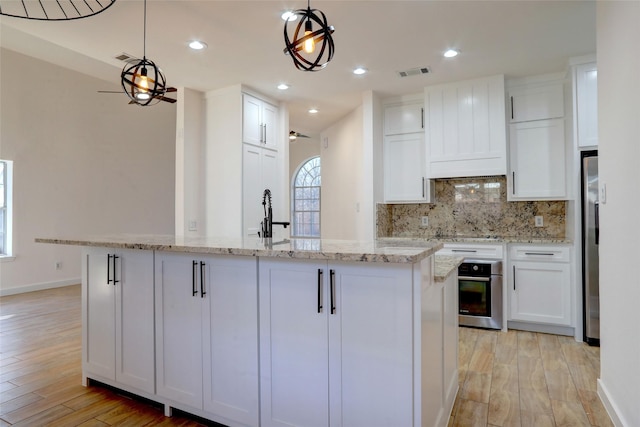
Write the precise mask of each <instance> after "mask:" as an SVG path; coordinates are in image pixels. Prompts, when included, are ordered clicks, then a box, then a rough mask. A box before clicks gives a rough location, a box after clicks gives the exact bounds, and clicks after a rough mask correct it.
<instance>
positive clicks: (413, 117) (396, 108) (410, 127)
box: [384, 103, 424, 135]
mask: <svg viewBox="0 0 640 427" xmlns="http://www.w3.org/2000/svg"><path fill="white" fill-rule="evenodd" d="M423 131H424V103H416V104H403V105H390V106H387V107H385V109H384V134H385V135H398V134H403V133H416V132H423Z"/></svg>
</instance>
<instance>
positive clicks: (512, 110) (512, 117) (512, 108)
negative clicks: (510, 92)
mask: <svg viewBox="0 0 640 427" xmlns="http://www.w3.org/2000/svg"><path fill="white" fill-rule="evenodd" d="M511 120H513V96H512V97H511Z"/></svg>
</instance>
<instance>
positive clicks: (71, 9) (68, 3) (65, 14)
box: [0, 0, 116, 21]
mask: <svg viewBox="0 0 640 427" xmlns="http://www.w3.org/2000/svg"><path fill="white" fill-rule="evenodd" d="M115 1H116V0H83V1H77V0H56V1H50V0H20V1H16V0H0V15H4V16H11V17H13V18H23V19H32V20H35V21H71V20H73V19H82V18H88V17H90V16H94V15H97V14H99V13H102V12H104V11H105V10H107V9H108V8H109V7H111V5H113V3H115Z"/></svg>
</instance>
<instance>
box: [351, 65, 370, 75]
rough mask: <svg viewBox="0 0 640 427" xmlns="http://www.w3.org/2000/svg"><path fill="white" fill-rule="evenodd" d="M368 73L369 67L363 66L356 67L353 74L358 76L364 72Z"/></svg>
mask: <svg viewBox="0 0 640 427" xmlns="http://www.w3.org/2000/svg"><path fill="white" fill-rule="evenodd" d="M366 73H367V69H366V68H363V67H358V68H354V69H353V74H355V75H357V76H359V75H362V74H366Z"/></svg>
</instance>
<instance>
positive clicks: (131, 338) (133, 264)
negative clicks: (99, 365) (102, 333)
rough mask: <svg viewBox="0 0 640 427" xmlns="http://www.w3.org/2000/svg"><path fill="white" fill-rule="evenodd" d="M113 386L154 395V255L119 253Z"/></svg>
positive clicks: (130, 251)
mask: <svg viewBox="0 0 640 427" xmlns="http://www.w3.org/2000/svg"><path fill="white" fill-rule="evenodd" d="M116 254H117V256H118V259H117V260H116V261H118V262H116V267H118V268H117V270H116V272H115V277H116V279H117V280H119V283H117V284H116V286H115V290H116V299H115V300H116V306H115V320H116V322H115V328H116V334H115V350H116V376H115V379H116V382H118V383H120V384H125V385H128V386H131V387H135V388H137V389H139V390H143V391H145V392H147V393H155V365H154V363H153V360H154V358H155V347H154V345H155V341H154V301H153V252H152V251H139V250H118V252H116Z"/></svg>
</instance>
